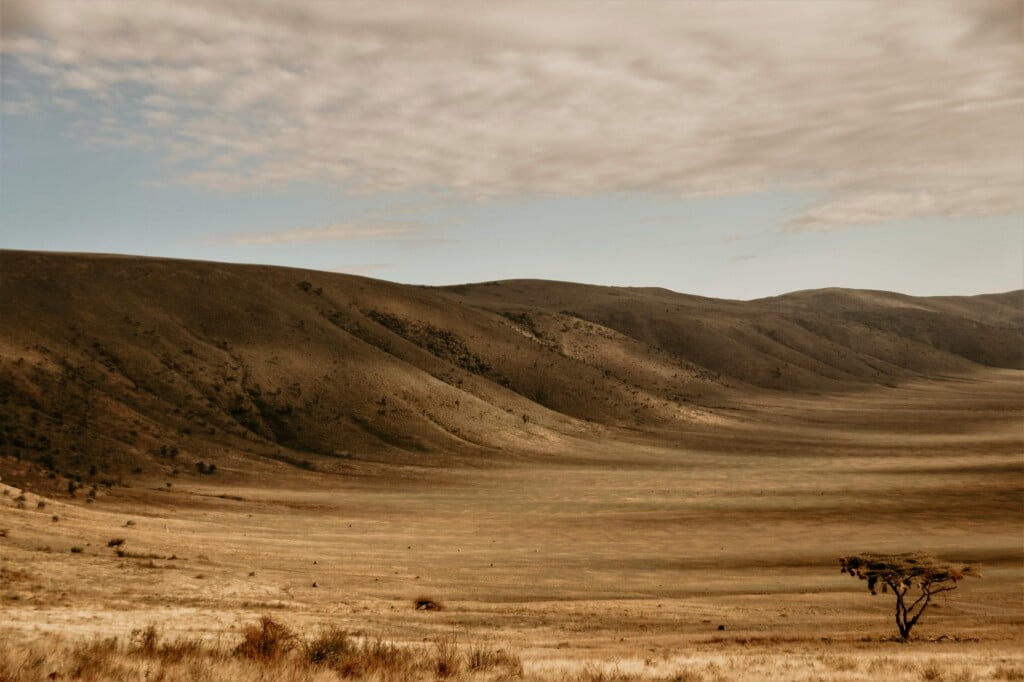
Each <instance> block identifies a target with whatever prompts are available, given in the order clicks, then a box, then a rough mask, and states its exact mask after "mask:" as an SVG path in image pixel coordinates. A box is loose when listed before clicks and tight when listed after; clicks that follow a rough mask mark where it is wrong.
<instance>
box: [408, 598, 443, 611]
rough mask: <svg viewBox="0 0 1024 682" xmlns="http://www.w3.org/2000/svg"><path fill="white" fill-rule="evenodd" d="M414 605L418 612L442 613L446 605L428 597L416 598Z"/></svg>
mask: <svg viewBox="0 0 1024 682" xmlns="http://www.w3.org/2000/svg"><path fill="white" fill-rule="evenodd" d="M412 603H413V606H415V607H416V610H417V611H440V610H441V609H443V608H444V604H442V603H441V602H439V601H438V600H436V599H433V598H432V597H427V596H419V597H416V598H415V599H413V601H412Z"/></svg>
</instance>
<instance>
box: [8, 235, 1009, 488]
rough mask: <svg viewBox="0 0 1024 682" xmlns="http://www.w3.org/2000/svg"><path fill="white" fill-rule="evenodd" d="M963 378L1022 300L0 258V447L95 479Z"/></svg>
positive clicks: (658, 422)
mask: <svg viewBox="0 0 1024 682" xmlns="http://www.w3.org/2000/svg"><path fill="white" fill-rule="evenodd" d="M982 365H987V366H991V367H1003V368H1016V369H1021V368H1024V291H1015V292H1009V293H1005V294H992V295H985V296H972V297H962V298H961V297H939V298H914V297H910V296H903V295H900V294H893V293H887V292H876V291H856V290H843V289H826V290H817V291H803V292H796V293H792V294H787V295H784V296H778V297H774V298H768V299H761V300H756V301H749V302H739V301H727V300H718V299H710V298H700V297H696V296H688V295H683V294H678V293H674V292H671V291H667V290H663V289H636V288H619V287H599V286H588V285H581V284H569V283H563V282H547V281H533V280H515V281H505V282H488V283H482V284H471V285H461V286H452V287H441V288H432V287H420V286H407V285H399V284H394V283H390V282H384V281H379V280H373V279H367V278H363V277H355V276H350V275H341V274H335V273H325V272H314V271H308V270H298V269H291V268H280V267H267V266H251V265H227V264H220V263H208V262H196V261H176V260H165V259H152V258H135V257H121V256H102V255H77V254H52V253H33V252H15V251H0V454H2V455H4V456H7V457H10V458H16V460H20V461H21V462H22V463H23V464H24V463H25V462H34V463H37V464H39V465H40V466H42V467H43V468H44V469H49V470H54V471H60V472H74V473H76V474H78V475H84V476H92V477H93V478H96V479H101V478H106V479H107V480H108V481H109V480H112V479H114V480H116V479H118V478H123V477H124V476H126V475H131V474H132V472H133V471H136V472H138V471H141V472H142V474H147V473H152V474H157V473H160V474H161V475H163V474H164V473H167V472H170V471H173V470H175V469H178V470H179V472H181V473H185V472H186V471H187V472H191V473H193V474H195V473H196V472H197V471H198V468H199V467H198V463H199V462H203V464H204V466H205V465H208V463H217V466H218V468H219V470H220V471H221V472H227V474H228V475H230V472H231V471H232V470H238V469H239V468H240V467H243V466H250V465H255V464H258V463H260V462H264V463H266V462H273V461H274V460H276V461H278V462H286V463H288V464H292V465H295V466H302V467H308V468H316V469H319V470H325V471H343V470H346V468H347V467H351V466H353V463H355V462H366V461H388V462H396V463H417V462H422V463H427V462H430V461H436V457H437V456H446V457H465V458H470V457H476V456H481V455H487V456H498V457H501V456H513V454H514V453H519V452H539V451H543V450H544V449H546V448H547V449H551V448H555V449H557V446H558V444H559V443H560V442H561V441H564V440H566V439H576V438H589V437H597V436H600V435H601V434H606V433H611V432H628V433H634V434H635V433H658V434H671V433H672V432H673V430H678V429H688V428H693V426H694V424H698V423H702V422H706V421H708V420H709V418H712V417H714V415H715V414H716V413H717V412H718V411H719V410H723V409H727V408H728V406H729V405H730V404H732V402H733V401H737V400H740V399H743V400H749V399H750V397H751V396H756V395H764V394H772V393H775V392H816V393H821V392H832V391H849V390H857V389H862V388H865V387H870V386H874V385H893V384H896V383H899V382H901V381H904V380H908V379H913V378H919V377H940V376H951V375H957V374H967V373H971V372H973V371H975V370H977V369H978V368H979V366H982ZM16 460H7V461H9V462H13V461H16ZM3 461H5V460H0V462H3ZM254 463H255V464H254ZM90 471H91V474H90V473H89V472H90Z"/></svg>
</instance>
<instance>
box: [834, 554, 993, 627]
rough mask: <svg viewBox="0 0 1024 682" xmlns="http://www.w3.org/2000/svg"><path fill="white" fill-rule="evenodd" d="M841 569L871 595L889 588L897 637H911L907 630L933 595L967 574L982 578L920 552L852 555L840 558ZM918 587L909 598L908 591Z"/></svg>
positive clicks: (954, 585) (966, 567)
mask: <svg viewBox="0 0 1024 682" xmlns="http://www.w3.org/2000/svg"><path fill="white" fill-rule="evenodd" d="M839 564H840V566H841V569H840V572H842V573H848V574H849V575H850V576H852V577H856V578H859V579H861V580H864V581H866V582H867V586H868V589H869V590H870V591H871V594H873V595H874V594H878V584H879V583H881V584H882V592H888V591H889V590H890V589H891V590H892V591H893V594H894V595H895V596H896V627H897V628H898V629H899V633H900V637H901V638H902V639H904V640H906V639H909V638H910V631H911V629H912V628H913V627H914V625H916V624H917V621H918V619H919V618H920V617H921V614H923V613H924V611H925V609H926V608H928V604H929V603H931V599H932V597H933V596H935V595H937V594H940V593H942V592H949V591H951V590H955V589H956V588H957V586H958V584H959V582H960V581H961V580H963V579H964V578H966V577H969V576H971V577H981V576H980V575H979V574H978V571H977V568H976V567H975V566H972V565H970V564H951V563H948V562H943V561H940V560H938V559H935V558H934V557H931V556H928V555H925V554H919V553H905V554H872V553H865V554H855V555H851V556H844V557H840V558H839ZM914 588H916V589H917V596H916V597H914V598H913V601H911V597H910V596H909V593H911V592H912V590H913V589H914Z"/></svg>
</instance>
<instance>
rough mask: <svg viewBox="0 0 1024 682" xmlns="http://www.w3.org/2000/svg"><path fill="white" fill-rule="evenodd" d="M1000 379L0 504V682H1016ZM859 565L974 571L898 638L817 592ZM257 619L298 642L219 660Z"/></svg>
mask: <svg viewBox="0 0 1024 682" xmlns="http://www.w3.org/2000/svg"><path fill="white" fill-rule="evenodd" d="M1021 386H1022V384H1021V376H1020V373H1019V372H1015V371H1012V370H1001V371H986V372H985V373H979V374H977V375H976V376H974V377H972V378H963V377H961V378H957V379H953V378H951V379H949V380H946V381H940V382H912V383H909V384H906V385H904V386H902V387H901V388H897V389H876V390H871V391H864V392H861V393H849V394H845V395H833V396H817V397H814V396H804V397H800V398H794V397H787V398H776V399H774V402H771V403H766V402H764V401H763V400H761V401H759V402H757V403H753V402H752V403H751V404H742V403H737V404H734V405H732V406H731V407H730V408H729V409H728V410H722V411H721V412H720V414H721V415H722V418H723V420H724V426H723V425H719V426H716V427H715V428H707V427H702V428H696V427H695V429H694V430H693V431H691V432H687V433H681V434H678V435H677V437H676V440H675V441H673V442H666V441H664V440H656V439H653V438H650V437H648V436H647V435H643V434H640V433H638V434H636V436H635V437H632V436H629V435H628V434H627V435H624V436H622V437H621V438H619V439H616V440H611V439H603V440H597V439H595V440H593V441H590V442H587V441H585V440H583V439H577V440H569V439H568V438H567V439H566V440H565V441H564V442H562V443H560V444H558V448H559V449H558V450H557V451H552V452H551V453H550V456H549V457H543V456H537V455H523V456H522V457H518V458H510V459H509V461H507V462H499V461H496V460H494V459H491V460H485V461H481V462H479V463H476V464H471V463H467V462H465V461H462V460H460V462H459V463H458V465H457V466H451V467H443V466H437V465H436V463H432V465H431V466H429V467H417V466H414V465H409V466H401V467H394V468H392V469H387V468H383V469H382V468H380V467H375V468H372V469H367V470H366V471H365V472H362V473H360V472H353V473H352V474H350V475H341V476H327V475H323V474H317V473H313V472H305V471H302V470H299V469H296V468H294V467H288V466H286V465H281V466H279V467H277V468H271V469H261V470H257V469H252V470H249V469H247V468H246V467H247V465H246V464H245V463H244V461H242V460H240V462H241V463H236V464H234V465H231V464H225V465H223V467H224V469H225V473H224V475H223V476H218V477H206V478H193V479H189V480H181V481H175V482H173V485H172V486H170V487H168V486H167V485H166V483H167V482H166V481H164V480H163V479H160V480H157V479H148V480H147V479H140V480H139V481H136V482H134V483H133V485H132V487H130V488H112V489H110V490H107V489H101V490H100V492H99V493H98V496H97V498H96V500H95V501H94V502H91V503H87V501H86V499H85V498H84V497H83V496H81V495H80V496H78V497H77V498H75V499H70V498H67V497H60V496H49V497H45V498H44V497H39V496H37V495H36V494H34V493H32V492H27V493H25V494H23V493H22V491H21V490H20V489H17V488H13V487H9V486H5V488H4V490H3V495H2V496H0V529H2V530H3V531H4V537H2V538H0V599H2V600H3V612H4V615H3V619H2V623H0V679H3V680H7V679H10V680H36V679H47V676H48V675H50V674H51V673H57V674H58V675H59V679H95V680H106V679H123V680H136V679H138V680H142V679H145V680H160V679H165V680H174V679H194V680H225V679H264V680H321V679H323V680H326V679H337V678H338V677H339V676H349V677H354V678H367V679H396V680H397V679H439V678H451V679H487V680H497V679H511V678H515V677H523V678H525V679H538V680H539V679H554V680H558V679H565V680H624V679H656V680H762V679H778V680H862V679H887V680H989V679H995V680H1014V679H1018V680H1019V679H1024V653H1022V650H1021V644H1022V641H1024V638H1022V634H1024V633H1022V628H1021V625H1022V623H1024V604H1022V596H1024V595H1022V586H1024V582H1022V578H1024V570H1022V568H1024V567H1022V559H1024V546H1022V535H1021V529H1022V527H1024V525H1022V522H1024V461H1022V454H1021V453H1022V445H1024V430H1022V426H1021V425H1022V422H1021V417H1022V392H1021ZM119 539H123V543H120V544H117V543H115V546H108V545H110V543H111V541H115V540H119ZM76 549H77V550H78V551H75V550H76ZM862 550H868V551H907V550H921V551H925V552H930V553H933V554H935V555H938V556H942V557H944V558H948V559H952V560H961V561H972V562H977V563H979V564H980V565H981V569H982V574H983V576H984V577H983V578H982V579H981V580H972V581H968V582H967V583H965V584H963V585H962V586H961V588H960V589H959V590H957V591H955V592H953V593H951V595H950V596H949V597H948V598H946V599H943V600H942V601H941V602H940V603H939V604H938V605H936V607H935V608H934V609H932V610H930V611H929V612H928V613H927V614H926V616H925V617H924V618H923V620H922V622H921V624H920V625H919V626H918V628H917V630H915V635H917V641H915V642H912V643H910V644H899V643H897V642H895V641H892V635H893V634H895V628H894V625H893V623H892V614H891V610H892V609H891V607H892V604H891V597H889V596H887V595H879V596H877V597H870V596H869V595H868V594H867V593H866V591H865V590H863V586H862V585H858V584H857V583H855V582H854V581H850V580H849V578H847V577H846V576H842V575H840V574H839V570H838V564H837V563H836V560H835V559H836V557H837V556H840V555H842V554H844V553H849V552H855V551H862ZM420 597H425V598H430V599H433V600H436V601H437V602H440V603H442V604H443V606H444V608H443V609H440V610H434V609H422V610H417V609H416V608H415V606H414V601H415V600H416V599H417V598H420ZM264 615H267V616H269V617H270V618H272V619H273V620H274V621H275V622H277V623H280V624H282V625H284V626H285V627H287V628H288V629H289V630H290V631H291V632H292V633H294V635H295V637H294V639H291V640H290V644H289V645H288V646H286V647H284V649H285V650H284V651H283V652H281V653H279V655H278V654H275V655H274V656H270V657H268V660H265V661H264V660H259V657H253V656H250V655H246V654H244V653H241V654H240V653H239V651H238V650H237V647H238V645H239V643H240V642H242V641H243V638H244V632H243V630H244V628H245V627H246V626H249V625H252V624H253V623H256V622H257V621H258V619H259V618H260V617H261V616H264ZM150 626H153V627H154V628H155V629H154V630H153V631H151V632H150V633H149V635H147V634H146V629H147V628H148V627H150ZM719 626H724V629H719ZM342 631H344V632H343V633H342ZM133 632H134V634H133ZM332 632H333V633H334V635H333V636H334V637H335V643H334V645H332V646H333V647H334V649H331V646H327V649H330V650H336V651H340V652H341V653H339V654H338V655H337V656H334V657H333V658H332V655H331V654H325V655H324V656H322V657H320V658H317V657H316V656H313V655H311V653H310V651H312V650H314V649H315V647H314V646H313V640H315V639H316V638H317V637H318V636H320V635H323V634H327V635H331V633H332ZM147 638H148V639H147ZM338 638H340V639H338ZM329 639H330V638H329V637H328V640H329ZM147 641H148V643H147ZM338 642H341V643H340V644H339V643H338ZM321 644H323V641H321ZM325 646H326V645H325ZM322 648H323V647H322ZM51 679H52V678H51Z"/></svg>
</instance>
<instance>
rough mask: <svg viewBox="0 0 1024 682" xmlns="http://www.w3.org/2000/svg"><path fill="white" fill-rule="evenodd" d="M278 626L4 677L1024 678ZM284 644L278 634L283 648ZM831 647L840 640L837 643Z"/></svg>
mask: <svg viewBox="0 0 1024 682" xmlns="http://www.w3.org/2000/svg"><path fill="white" fill-rule="evenodd" d="M268 632H269V633H270V634H269V637H270V640H271V641H273V642H277V641H278V640H279V638H280V636H281V633H282V632H289V633H290V632H291V631H290V629H289V628H287V627H286V626H284V625H282V624H280V623H276V622H274V621H273V620H272V619H269V618H264V619H262V620H261V622H259V623H257V624H255V625H248V626H246V628H245V633H244V635H243V640H242V642H240V643H239V644H238V645H236V646H235V647H234V648H231V647H224V646H221V645H218V644H210V643H207V642H203V641H200V640H194V639H192V640H190V639H178V640H174V641H167V642H164V641H162V640H161V636H160V633H159V631H158V630H156V628H154V627H152V626H151V627H149V628H147V629H146V630H144V631H142V632H140V633H136V634H135V636H133V637H132V638H131V639H130V640H129V641H128V642H122V641H120V640H119V639H118V638H116V637H109V638H93V639H89V640H79V641H75V640H69V639H66V638H62V637H58V636H48V637H43V638H39V639H36V640H35V641H33V642H32V643H31V644H30V645H28V646H24V647H19V646H12V645H11V644H10V643H9V642H0V680H2V681H3V682H36V681H37V680H38V681H42V680H53V679H73V680H83V681H92V680H95V681H97V682H99V681H104V682H106V681H110V682H116V681H128V680H143V679H144V680H195V681H197V682H200V681H206V680H209V681H210V682H214V681H216V682H220V681H223V680H267V681H270V680H280V681H282V682H300V681H301V682H314V681H318V680H379V681H382V682H383V681H389V682H390V681H394V682H400V681H404V680H439V679H442V680H453V681H459V680H465V681H470V680H477V681H481V682H482V681H491V682H496V681H498V680H555V681H562V682H624V681H626V680H649V681H663V682H730V681H736V682H753V681H756V680H789V681H791V682H804V681H806V682H810V681H811V680H834V681H851V682H852V681H854V680H865V679H885V680H893V681H894V682H903V681H906V682H910V681H913V682H920V681H934V682H982V681H983V680H1021V679H1024V667H1022V665H1021V660H1020V658H1019V657H1010V656H1003V657H1000V656H992V655H991V654H986V653H984V652H968V653H959V652H934V651H933V652H923V651H919V650H915V651H893V650H891V649H890V650H889V651H884V650H869V651H864V650H856V649H852V648H849V647H838V648H839V649H840V651H839V652H832V651H829V652H825V653H811V652H807V651H786V652H781V653H765V652H732V653H714V652H706V651H705V652H694V653H692V654H684V655H675V656H664V657H661V658H656V657H655V658H645V659H623V660H618V661H604V662H595V661H543V662H534V663H532V664H528V665H526V666H525V667H524V665H523V663H522V661H521V660H520V658H519V657H518V655H517V654H515V653H514V652H510V651H508V650H506V649H489V648H486V647H482V646H480V645H474V646H469V647H466V646H460V645H459V644H458V641H457V638H456V637H455V636H454V635H447V636H444V637H441V638H439V639H437V640H435V641H434V642H433V644H432V645H427V644H419V645H399V644H395V643H391V642H388V641H385V640H383V639H381V638H376V639H358V638H353V637H352V636H350V635H349V634H348V633H346V632H341V631H325V632H322V633H320V634H319V635H316V636H314V637H313V638H312V639H310V640H302V639H301V637H300V636H298V635H294V634H293V635H292V637H291V639H290V641H291V642H292V643H294V644H296V645H301V646H291V647H287V648H284V649H275V651H276V653H275V654H274V655H259V656H254V655H252V652H251V647H252V645H253V644H254V640H258V639H259V638H260V637H265V636H267V635H268ZM274 646H276V645H271V648H273V647H274ZM830 648H831V647H830Z"/></svg>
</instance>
